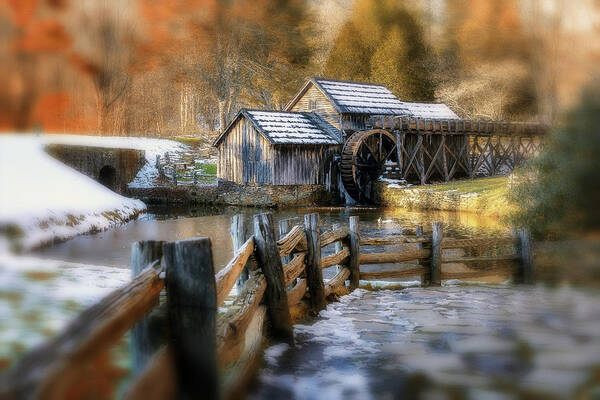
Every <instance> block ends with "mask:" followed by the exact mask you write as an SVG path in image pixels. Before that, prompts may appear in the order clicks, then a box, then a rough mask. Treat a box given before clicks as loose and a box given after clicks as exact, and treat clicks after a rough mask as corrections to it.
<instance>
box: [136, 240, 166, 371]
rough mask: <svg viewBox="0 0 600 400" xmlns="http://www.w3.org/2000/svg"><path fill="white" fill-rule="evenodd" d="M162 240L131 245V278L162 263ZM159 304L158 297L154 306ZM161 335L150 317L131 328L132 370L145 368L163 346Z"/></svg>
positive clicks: (144, 318) (143, 318)
mask: <svg viewBox="0 0 600 400" xmlns="http://www.w3.org/2000/svg"><path fill="white" fill-rule="evenodd" d="M162 245H163V242H162V241H160V240H144V241H140V242H136V243H134V244H133V245H131V278H132V279H134V278H135V277H136V276H138V275H139V274H141V273H142V271H143V270H144V269H145V268H146V267H148V266H149V265H153V264H155V263H160V259H161V258H162ZM157 305H158V298H157V299H156V301H155V302H154V305H153V307H156V306H157ZM161 339H162V338H161V337H160V334H159V333H158V332H156V330H153V329H152V326H151V325H150V321H149V320H148V317H142V318H140V320H139V321H138V323H137V324H135V325H134V326H133V328H131V364H132V372H133V374H134V375H137V374H138V373H139V372H140V371H142V370H143V369H144V366H145V365H146V363H147V362H148V360H149V359H150V358H151V357H152V356H153V355H154V353H155V352H156V351H157V350H158V349H159V348H160V346H161Z"/></svg>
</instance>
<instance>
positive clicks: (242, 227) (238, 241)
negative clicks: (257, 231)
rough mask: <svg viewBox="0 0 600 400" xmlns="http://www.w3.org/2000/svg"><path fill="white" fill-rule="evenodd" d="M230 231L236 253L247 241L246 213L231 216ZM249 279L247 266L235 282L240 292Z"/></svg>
mask: <svg viewBox="0 0 600 400" xmlns="http://www.w3.org/2000/svg"><path fill="white" fill-rule="evenodd" d="M229 233H230V234H231V242H232V245H233V252H234V253H235V252H236V251H237V250H238V249H239V248H240V247H242V245H243V244H244V243H245V242H246V216H245V215H244V214H237V215H234V216H233V217H231V227H230V228H229ZM247 280H248V267H247V266H245V267H244V269H243V270H242V273H241V274H240V276H239V277H238V279H237V281H236V282H235V285H236V287H237V288H238V293H239V291H240V290H241V288H242V286H244V283H246V281H247Z"/></svg>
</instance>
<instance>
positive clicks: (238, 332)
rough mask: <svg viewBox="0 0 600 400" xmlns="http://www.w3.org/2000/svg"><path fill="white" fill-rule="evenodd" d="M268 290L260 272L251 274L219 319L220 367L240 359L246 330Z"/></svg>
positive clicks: (217, 329) (218, 347)
mask: <svg viewBox="0 0 600 400" xmlns="http://www.w3.org/2000/svg"><path fill="white" fill-rule="evenodd" d="M266 289H267V281H266V279H265V277H264V276H263V275H262V274H261V273H259V272H253V273H251V274H250V278H249V279H248V281H247V282H246V284H245V285H244V288H243V289H242V292H241V293H240V295H239V296H238V297H237V298H236V299H235V301H234V302H233V304H232V305H231V307H229V309H228V310H227V312H226V313H225V315H222V316H220V317H219V319H218V321H217V328H216V336H217V354H218V355H219V364H220V365H222V366H224V365H227V364H228V363H229V362H231V361H233V360H235V359H237V358H239V357H240V355H241V353H242V350H243V345H244V335H245V333H246V329H247V328H248V325H249V324H250V322H251V321H252V318H253V316H254V313H255V311H256V309H257V308H258V306H259V305H260V302H261V301H262V299H263V297H264V294H265V291H266Z"/></svg>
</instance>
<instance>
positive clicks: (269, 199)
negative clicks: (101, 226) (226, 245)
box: [128, 181, 337, 207]
mask: <svg viewBox="0 0 600 400" xmlns="http://www.w3.org/2000/svg"><path fill="white" fill-rule="evenodd" d="M128 195H130V196H132V197H135V198H138V199H140V200H142V201H144V202H146V203H151V204H169V203H188V204H225V205H235V206H255V207H286V206H316V205H333V204H335V202H336V198H337V197H336V196H335V193H332V192H328V191H327V189H326V187H325V185H267V184H244V185H242V184H237V183H234V182H229V181H220V182H219V183H218V185H212V186H208V185H207V186H164V187H155V188H130V189H129V191H128Z"/></svg>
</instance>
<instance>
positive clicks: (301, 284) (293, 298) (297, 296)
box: [287, 279, 308, 307]
mask: <svg viewBox="0 0 600 400" xmlns="http://www.w3.org/2000/svg"><path fill="white" fill-rule="evenodd" d="M307 287H308V285H307V283H306V279H299V280H298V282H297V283H296V285H295V286H294V287H293V288H291V289H288V291H287V298H288V306H290V307H293V306H295V305H296V304H298V302H299V301H300V300H302V298H303V297H304V295H306V288H307Z"/></svg>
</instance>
